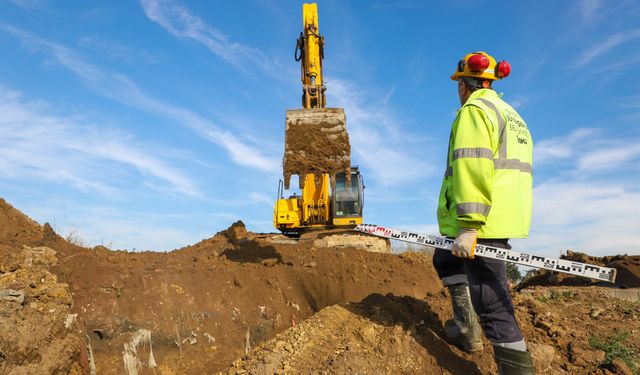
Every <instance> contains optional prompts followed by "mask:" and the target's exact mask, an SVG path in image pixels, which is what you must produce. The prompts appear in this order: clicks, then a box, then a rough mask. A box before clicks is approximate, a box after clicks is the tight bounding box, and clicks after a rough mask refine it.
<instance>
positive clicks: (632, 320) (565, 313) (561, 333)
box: [225, 287, 640, 374]
mask: <svg viewBox="0 0 640 375" xmlns="http://www.w3.org/2000/svg"><path fill="white" fill-rule="evenodd" d="M513 297H514V305H515V308H516V315H517V318H518V322H519V324H520V326H521V328H522V330H523V332H524V335H525V338H526V339H527V344H528V346H529V350H531V352H532V356H533V359H534V364H535V367H536V371H537V373H540V374H542V373H548V374H612V372H607V371H606V370H605V369H606V368H607V366H609V367H608V368H609V369H613V368H614V366H613V365H612V364H611V363H608V364H606V365H603V363H606V357H607V355H610V354H611V353H609V354H608V353H606V352H605V351H603V350H601V349H597V348H594V347H593V346H592V343H597V342H602V343H605V344H606V345H605V347H608V348H609V349H612V350H613V349H615V350H620V348H624V347H627V348H634V347H635V348H638V347H640V335H638V334H637V333H638V332H640V305H639V304H638V303H632V302H627V301H619V300H617V299H614V298H611V297H609V296H607V295H606V294H605V293H603V290H602V288H598V287H590V288H555V287H554V288H536V289H533V290H526V291H525V292H524V293H514V295H513ZM448 300H449V297H448V295H447V293H446V292H445V291H444V290H442V291H441V292H439V293H430V294H429V295H427V298H425V299H416V298H412V297H407V296H405V297H397V296H393V295H391V294H389V295H386V296H382V295H379V294H372V295H370V296H368V297H367V298H365V299H364V300H363V301H361V302H359V303H351V304H346V305H342V306H331V307H327V308H325V309H323V310H322V311H320V312H319V313H318V314H316V315H314V316H313V317H312V318H310V319H308V320H306V321H305V322H304V323H302V324H301V325H298V326H295V327H292V328H289V329H288V330H287V331H285V332H283V333H282V334H280V335H278V336H276V337H275V338H273V339H271V340H269V341H267V342H265V343H263V344H261V345H260V346H259V347H257V348H255V349H254V350H253V351H252V352H251V353H250V354H249V355H248V356H246V357H245V358H243V359H241V360H238V361H236V362H234V364H233V365H232V366H231V367H230V368H229V369H228V370H227V371H226V372H225V373H227V374H324V373H328V374H334V373H335V374H343V373H357V374H494V373H495V372H496V367H495V364H494V363H493V349H492V348H491V345H490V344H489V343H488V342H487V341H486V339H485V340H484V344H485V349H484V352H483V353H478V354H475V355H468V354H466V353H463V352H461V351H459V350H458V349H457V348H455V347H453V346H450V345H448V344H447V343H446V342H445V341H444V340H443V337H444V333H443V331H442V322H443V321H444V320H446V319H447V318H448V317H449V316H450V314H451V312H450V309H449V306H448V305H449V304H448ZM567 306H570V308H569V309H567ZM597 306H600V307H597ZM576 322H580V324H576ZM621 322H624V323H621ZM625 332H626V334H627V335H628V336H629V337H628V338H627V339H624V340H620V341H615V340H614V341H611V340H613V339H611V337H612V336H616V335H617V334H619V333H625ZM608 340H610V341H608ZM616 343H617V344H616ZM614 344H615V345H614ZM596 346H597V345H596ZM617 353H618V355H619V353H620V352H617ZM611 359H612V358H610V359H609V361H610V362H611ZM636 360H637V357H636ZM637 365H640V363H639V364H637ZM621 366H628V367H632V366H630V365H625V364H621ZM613 373H620V374H622V373H623V372H613Z"/></svg>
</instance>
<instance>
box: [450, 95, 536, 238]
mask: <svg viewBox="0 0 640 375" xmlns="http://www.w3.org/2000/svg"><path fill="white" fill-rule="evenodd" d="M532 158H533V141H532V140H531V134H530V133H529V129H528V128H527V124H526V123H525V122H524V120H522V118H521V117H520V115H519V114H518V112H516V110H515V109H513V108H512V107H511V106H510V105H509V104H507V103H505V102H504V101H503V100H502V99H500V97H499V96H498V94H496V92H495V91H493V90H491V89H480V90H477V91H475V92H473V93H472V94H471V96H470V97H469V99H468V100H467V102H466V103H465V104H464V105H463V106H462V107H461V108H460V109H459V110H458V114H457V117H456V119H455V121H454V122H453V127H452V129H451V135H450V138H449V151H448V157H447V168H446V172H445V176H444V180H443V181H442V188H441V189H440V198H439V200H438V224H439V227H440V233H441V234H443V235H446V236H451V237H455V236H457V235H458V231H459V230H460V227H464V228H476V229H478V238H525V237H527V236H528V235H529V225H530V223H531V190H532V161H533V160H532Z"/></svg>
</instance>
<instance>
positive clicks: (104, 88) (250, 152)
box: [0, 24, 280, 172]
mask: <svg viewBox="0 0 640 375" xmlns="http://www.w3.org/2000/svg"><path fill="white" fill-rule="evenodd" d="M0 30H4V31H5V32H7V33H9V34H11V35H13V36H15V37H17V38H18V39H19V40H20V41H21V42H22V43H23V44H24V45H25V46H26V47H27V48H29V49H31V50H34V51H37V52H44V53H45V54H48V55H50V56H51V57H53V58H55V60H56V61H57V62H58V63H59V64H61V65H62V66H63V67H65V68H67V69H69V70H70V71H71V72H73V73H74V74H76V75H77V76H79V77H80V78H81V79H82V80H83V81H84V82H85V83H86V84H87V85H89V87H91V88H92V89H93V90H95V91H97V92H99V93H100V94H102V95H105V96H107V97H109V98H111V99H113V100H116V101H118V102H120V103H122V104H125V105H127V106H130V107H133V108H135V109H138V110H142V111H145V112H148V113H151V114H153V115H159V116H164V117H166V118H169V119H171V120H172V121H175V122H176V124H177V125H181V126H185V127H187V128H190V129H191V130H193V131H195V132H196V133H197V134H198V135H200V136H201V137H202V138H204V139H206V140H208V141H210V142H212V143H214V144H217V145H218V146H220V147H221V148H223V149H224V150H225V151H226V152H227V154H228V155H229V157H230V158H231V160H232V161H233V162H234V163H236V164H238V165H242V166H247V167H251V168H256V169H259V170H263V171H268V172H274V171H276V170H277V169H278V165H279V163H280V160H279V159H278V158H276V157H274V156H271V155H265V152H264V151H263V150H261V149H260V147H259V146H257V145H256V146H254V145H250V144H247V143H246V142H245V141H243V140H241V139H239V137H237V136H236V135H235V134H234V133H233V132H231V131H230V130H227V129H224V128H222V127H220V126H219V125H217V124H214V123H213V122H212V121H211V120H208V119H206V118H204V117H202V116H200V115H199V114H197V113H195V112H193V111H191V110H188V109H186V108H182V107H179V106H175V105H172V104H170V103H167V102H165V101H162V100H160V99H158V98H156V97H154V96H152V95H149V94H147V93H145V92H144V91H143V90H142V89H141V88H140V87H138V85H137V84H136V83H134V82H133V81H132V80H131V79H129V78H128V77H126V76H124V75H122V74H118V73H114V72H110V71H107V70H105V69H102V68H100V67H98V66H96V65H93V64H90V63H88V62H86V61H85V60H84V59H83V58H82V57H81V56H80V55H79V54H78V53H76V52H75V51H74V50H72V49H70V48H68V47H66V46H63V45H60V44H57V43H53V42H50V41H48V40H46V39H44V38H41V37H39V36H36V35H34V34H31V33H28V32H25V31H23V30H20V29H18V28H15V27H13V26H9V25H4V24H0Z"/></svg>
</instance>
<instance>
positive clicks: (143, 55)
mask: <svg viewBox="0 0 640 375" xmlns="http://www.w3.org/2000/svg"><path fill="white" fill-rule="evenodd" d="M78 45H80V46H81V47H84V48H91V49H94V50H97V51H99V52H100V53H102V54H103V55H106V56H107V57H108V58H110V59H112V60H117V61H126V62H134V61H137V60H140V61H144V62H146V63H155V62H157V61H158V57H157V56H155V55H153V54H152V53H150V52H148V51H145V50H141V49H140V48H133V47H131V46H128V45H126V44H125V43H123V42H120V41H117V40H111V39H109V38H106V37H103V36H98V35H87V36H83V37H82V38H80V40H79V41H78Z"/></svg>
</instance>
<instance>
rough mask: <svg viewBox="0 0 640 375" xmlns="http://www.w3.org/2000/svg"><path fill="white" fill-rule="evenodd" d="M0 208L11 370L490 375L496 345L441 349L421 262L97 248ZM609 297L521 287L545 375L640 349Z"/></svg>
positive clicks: (2, 316) (440, 310) (219, 238)
mask: <svg viewBox="0 0 640 375" xmlns="http://www.w3.org/2000/svg"><path fill="white" fill-rule="evenodd" d="M0 203H2V204H1V205H0V227H2V228H4V230H3V231H0V296H2V297H0V335H1V337H2V338H3V340H2V341H1V342H0V372H2V373H12V374H27V373H28V374H31V373H56V371H57V373H80V372H82V371H83V372H84V373H89V372H90V371H91V369H90V368H91V365H92V364H95V367H96V370H97V373H98V374H122V373H126V374H129V375H132V374H201V373H202V374H205V373H207V374H210V373H225V374H226V373H238V374H241V373H245V374H246V373H252V374H271V373H297V374H307V373H338V374H339V373H358V374H417V373H425V374H442V373H444V374H467V373H469V374H473V373H479V374H491V373H495V364H494V363H493V354H492V349H491V346H490V345H489V344H488V343H487V342H486V341H485V350H484V352H483V353H481V354H476V355H468V354H465V353H463V352H461V351H459V350H458V349H457V348H455V347H453V346H451V345H448V344H447V343H446V342H445V341H444V340H443V339H442V337H443V331H442V323H443V322H444V321H445V320H446V319H448V318H449V317H450V315H451V307H450V304H449V296H448V294H447V291H446V289H444V288H442V285H441V283H440V281H439V280H438V279H437V277H436V275H435V272H434V270H433V265H432V263H431V258H430V257H429V256H427V255H424V254H414V253H405V254H402V255H394V254H388V253H373V252H368V251H365V250H362V249H354V248H319V247H317V246H313V245H310V243H309V242H307V243H305V242H304V241H293V240H291V239H287V238H283V237H282V236H281V235H275V234H255V233H251V232H248V231H247V230H246V228H245V227H244V225H243V224H242V223H241V222H237V223H235V224H233V225H232V226H231V227H230V228H229V229H227V230H225V231H222V232H220V233H218V234H216V235H215V236H213V237H211V238H209V239H206V240H203V241H201V242H199V243H197V244H194V245H192V246H188V247H185V248H183V249H180V250H175V251H172V252H167V253H157V252H138V253H130V252H126V251H111V250H109V249H107V248H104V247H96V248H93V249H87V248H82V247H78V246H75V245H73V244H70V243H67V242H66V241H64V240H63V239H62V238H60V237H59V236H57V235H56V234H55V233H54V232H53V231H52V230H51V228H50V226H48V225H45V226H43V227H40V226H39V225H38V224H37V223H35V222H33V221H32V220H30V219H28V218H27V217H26V216H24V215H23V214H21V213H20V212H19V211H17V210H15V209H13V208H12V207H11V206H10V205H8V204H6V203H5V202H4V201H2V202H0ZM5 224H6V225H5ZM23 245H26V246H23ZM602 291H603V288H599V287H594V286H591V287H580V288H577V287H542V286H539V287H534V288H533V289H531V288H530V289H525V290H522V291H521V292H520V293H517V292H515V291H514V301H515V306H516V313H517V317H518V320H519V322H520V325H521V326H522V328H523V331H524V333H525V336H526V338H527V340H528V342H529V344H530V348H531V349H532V351H533V353H534V356H535V362H536V365H537V367H538V371H539V373H554V374H555V373H558V374H586V373H593V374H611V373H612V372H607V371H609V370H606V369H605V368H604V367H602V366H605V365H603V364H602V363H603V362H604V361H606V358H605V353H604V352H602V351H600V350H596V349H594V348H592V347H591V346H590V344H589V338H590V337H595V338H598V339H603V340H604V339H606V338H607V337H608V336H609V335H611V334H612V333H615V332H618V331H624V332H628V333H630V337H629V338H628V339H626V341H625V342H624V345H627V346H628V347H632V348H633V347H635V348H638V347H639V346H640V342H639V340H640V334H639V332H640V323H639V320H640V318H639V317H640V305H639V304H638V303H637V302H635V303H634V302H629V301H621V300H617V299H613V298H610V297H608V296H607V295H606V294H605V293H603V292H602ZM74 314H77V316H75V315H74ZM620 363H621V362H620V361H618V362H617V366H618V367H615V366H613V365H611V364H607V365H606V366H609V367H608V368H609V369H614V368H620V366H624V364H622V365H621V364H620ZM11 371H13V372H11ZM617 371H622V370H617Z"/></svg>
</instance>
